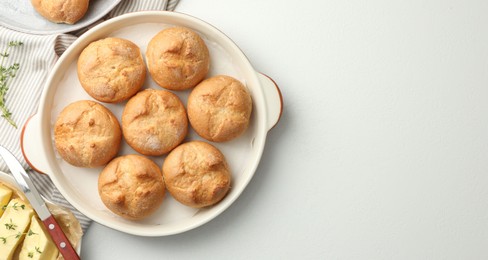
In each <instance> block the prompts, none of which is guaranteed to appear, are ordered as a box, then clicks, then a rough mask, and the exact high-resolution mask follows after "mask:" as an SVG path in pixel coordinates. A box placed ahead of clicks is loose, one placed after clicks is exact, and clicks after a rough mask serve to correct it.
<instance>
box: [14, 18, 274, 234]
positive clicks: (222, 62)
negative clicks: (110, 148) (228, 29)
mask: <svg viewBox="0 0 488 260" xmlns="http://www.w3.org/2000/svg"><path fill="white" fill-rule="evenodd" d="M175 25H178V26H185V27H188V28H191V29H193V30H195V31H196V32H197V33H199V34H200V35H201V36H202V38H203V39H204V41H205V42H206V44H207V46H208V47H209V51H210V58H211V65H210V72H209V75H208V77H210V76H214V75H217V74H227V75H230V76H234V77H235V78H237V79H239V80H240V81H241V82H243V83H244V84H245V85H246V86H247V88H248V89H249V90H250V92H251V96H252V98H253V113H252V116H251V123H250V126H249V128H248V129H247V131H246V132H245V133H244V135H243V136H241V137H239V138H237V139H235V140H232V141H230V142H226V143H213V144H214V145H215V146H217V147H218V148H219V149H220V150H221V151H222V153H223V154H224V155H225V157H226V159H227V161H228V163H229V166H230V169H231V172H232V178H233V180H232V184H231V186H232V188H231V190H230V192H229V194H228V195H227V196H226V197H225V198H224V199H223V200H222V201H221V202H219V203H218V204H217V205H215V206H212V207H208V208H205V209H193V208H190V207H186V206H184V205H182V204H180V203H178V202H177V201H175V200H174V199H173V198H172V197H171V196H170V195H169V194H167V196H166V198H165V200H164V202H163V204H162V206H161V207H160V208H159V210H157V211H156V212H155V213H154V214H152V215H151V216H150V217H148V218H146V219H143V220H139V221H129V220H125V219H123V218H121V217H119V216H117V215H115V214H113V213H112V212H110V211H109V210H108V209H107V208H106V207H105V206H104V204H103V203H102V201H101V199H100V197H99V195H98V190H97V181H98V175H99V173H100V171H101V170H102V168H96V169H87V168H77V167H73V166H71V165H69V164H68V163H66V162H65V161H63V160H62V159H61V158H60V157H59V155H58V154H57V153H56V151H55V149H54V145H53V141H52V140H53V125H54V122H55V120H56V117H57V115H58V114H59V112H60V111H61V110H62V109H63V108H64V107H65V106H66V105H68V104H69V103H71V102H74V101H76V100H81V99H89V100H93V99H92V98H91V97H90V96H89V95H88V94H87V93H86V92H85V91H84V90H83V88H82V87H81V85H80V83H79V81H78V77H77V73H76V62H77V59H78V56H79V54H80V53H81V51H82V50H83V49H84V48H85V47H86V46H87V45H88V44H89V43H91V42H93V41H95V40H98V39H101V38H105V37H109V36H112V37H113V36H116V37H122V38H125V39H128V40H131V41H133V42H134V43H135V44H137V45H138V46H139V47H140V48H141V51H142V52H143V53H145V50H146V45H147V43H148V42H149V40H150V39H151V38H152V37H153V36H154V35H155V34H156V33H157V32H159V31H160V30H162V29H164V28H168V27H170V26H175ZM144 88H155V89H161V88H160V87H159V86H157V85H156V84H155V82H154V81H153V80H152V79H151V77H150V75H149V73H147V78H146V82H145V84H144ZM173 93H175V94H177V95H178V96H179V97H180V98H181V99H182V101H183V103H184V104H185V105H186V100H187V96H188V94H189V91H180V92H178V91H173ZM103 104H104V105H105V106H106V107H108V108H109V109H110V110H112V111H113V112H114V114H115V115H116V116H117V118H118V119H119V122H120V119H121V113H122V110H123V107H124V105H125V103H122V104H106V103H103ZM281 106H282V104H281V98H280V94H279V90H278V89H277V88H276V85H275V84H274V82H273V81H272V80H270V79H269V78H267V77H265V76H263V75H262V74H259V73H256V71H255V70H254V69H253V68H252V66H251V64H250V63H249V61H248V60H247V58H246V57H245V56H244V54H243V53H242V52H241V51H240V50H239V49H238V48H237V46H236V45H235V44H234V43H233V42H232V41H231V40H230V39H229V38H227V37H226V36H225V35H224V34H222V33H221V32H220V31H218V30H217V29H216V28H214V27H212V26H210V25H209V24H207V23H205V22H203V21H201V20H198V19H196V18H194V17H191V16H188V15H184V14H179V13H173V12H162V11H160V12H138V13H131V14H126V15H123V16H119V17H117V18H114V19H111V20H109V21H106V22H104V23H102V24H99V25H97V26H96V27H94V28H93V29H91V30H90V31H88V32H86V33H85V34H83V36H82V37H80V38H79V39H78V40H77V41H75V42H74V43H73V44H72V45H71V46H70V48H68V50H66V52H65V53H64V54H63V55H62V56H61V58H60V60H59V61H58V63H57V64H56V66H55V67H54V69H53V71H52V73H51V75H50V77H49V79H48V80H47V84H46V87H45V89H44V91H43V94H42V96H41V101H40V107H39V110H38V114H37V115H35V116H34V117H33V118H32V119H31V120H30V121H29V123H28V124H27V126H26V127H25V131H24V134H23V141H22V147H23V151H24V154H25V155H26V159H27V160H28V161H29V163H30V164H31V165H32V166H33V167H34V168H37V169H38V170H40V171H42V172H46V173H48V174H49V175H50V176H51V179H52V180H53V182H54V184H55V185H56V186H57V187H58V189H59V191H60V192H61V193H62V194H63V195H64V197H65V198H66V199H67V200H68V201H69V202H70V203H71V204H72V205H73V206H74V207H76V208H77V209H78V210H80V211H81V212H82V213H84V214H85V215H86V216H88V217H89V218H91V219H93V220H95V221H97V222H99V223H101V224H103V225H106V226H109V227H111V228H114V229H117V230H119V231H123V232H126V233H131V234H135V235H141V236H163V235H170V234H176V233H180V232H183V231H186V230H189V229H192V228H195V227H197V226H200V225H202V224H204V223H206V222H207V221H209V220H211V219H213V218H214V217H216V216H217V215H219V214H220V213H221V212H222V211H223V210H225V209H226V208H227V207H229V206H230V205H231V204H232V202H233V201H235V200H236V199H237V198H238V196H239V195H240V194H241V192H242V191H243V190H244V188H245V187H246V185H247V184H248V182H249V181H250V180H251V178H252V176H253V174H254V172H255V170H256V168H257V166H258V163H259V160H260V158H261V154H262V151H263V149H264V144H265V139H266V134H267V132H268V130H269V129H270V128H271V127H272V126H273V125H274V124H276V122H277V121H278V119H279V116H280V114H281ZM188 140H202V139H201V138H200V137H199V136H198V135H196V134H195V132H194V131H193V130H191V129H190V133H189V135H188V136H187V138H186V141H188ZM130 153H136V152H135V151H134V150H132V149H131V148H130V147H129V146H128V145H127V144H126V143H125V142H124V143H123V144H122V149H121V151H120V154H130ZM164 157H165V156H159V157H151V159H153V160H154V161H155V162H156V163H157V164H158V165H159V166H161V165H162V163H163V160H164Z"/></svg>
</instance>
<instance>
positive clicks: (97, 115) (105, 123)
mask: <svg viewBox="0 0 488 260" xmlns="http://www.w3.org/2000/svg"><path fill="white" fill-rule="evenodd" d="M121 139H122V134H121V131H120V125H119V122H118V121H117V119H116V118H115V116H114V115H113V114H112V112H110V110H108V109H107V108H105V107H104V106H103V105H101V104H99V103H97V102H94V101H90V100H81V101H77V102H74V103H71V104H69V105H68V106H67V107H65V108H64V109H63V111H61V113H60V114H59V116H58V117H57V119H56V123H55V125H54V143H55V146H56V150H57V151H58V153H59V155H60V156H61V157H62V158H63V159H64V160H65V161H66V162H68V163H70V164H72V165H74V166H78V167H98V166H102V165H105V164H106V163H108V162H109V161H110V160H111V159H112V158H113V157H114V156H115V155H116V154H117V152H118V150H119V147H120V142H121Z"/></svg>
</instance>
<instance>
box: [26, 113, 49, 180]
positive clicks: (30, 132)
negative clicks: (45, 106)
mask: <svg viewBox="0 0 488 260" xmlns="http://www.w3.org/2000/svg"><path fill="white" fill-rule="evenodd" d="M41 127H42V126H41V122H40V117H39V115H38V114H35V115H33V116H31V117H30V118H29V119H27V121H26V122H25V124H24V127H23V128H22V132H21V134H20V148H21V150H22V154H23V155H24V158H25V161H26V162H27V164H29V165H30V167H31V168H32V169H33V170H34V171H36V172H39V173H44V174H45V173H46V172H48V171H47V169H49V166H48V159H47V157H46V154H45V153H44V152H42V151H43V149H42V148H41V142H42V140H43V138H42V137H41V131H40V129H41Z"/></svg>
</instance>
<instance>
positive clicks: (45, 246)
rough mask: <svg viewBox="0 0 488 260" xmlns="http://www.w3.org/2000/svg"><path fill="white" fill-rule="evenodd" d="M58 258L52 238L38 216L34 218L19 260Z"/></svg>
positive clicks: (51, 259) (50, 259) (52, 259)
mask: <svg viewBox="0 0 488 260" xmlns="http://www.w3.org/2000/svg"><path fill="white" fill-rule="evenodd" d="M57 257H58V249H57V248H56V245H55V244H54V242H53V241H52V239H51V236H50V235H49V234H48V233H47V231H46V229H45V228H44V225H43V224H42V223H41V222H40V220H39V219H38V218H37V217H36V216H32V219H31V224H30V227H29V231H27V235H26V236H25V239H24V244H23V245H22V250H21V251H20V255H19V260H54V259H56V258H57Z"/></svg>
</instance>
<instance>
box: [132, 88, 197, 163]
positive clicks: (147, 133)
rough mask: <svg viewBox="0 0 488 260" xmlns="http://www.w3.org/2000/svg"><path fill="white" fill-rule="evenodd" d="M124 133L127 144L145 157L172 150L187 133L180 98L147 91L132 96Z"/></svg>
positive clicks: (185, 119)
mask: <svg viewBox="0 0 488 260" xmlns="http://www.w3.org/2000/svg"><path fill="white" fill-rule="evenodd" d="M122 132H123V134H124V137H125V140H126V141H127V143H128V144H129V145H130V146H131V147H132V148H134V150H136V151H137V152H139V153H141V154H145V155H154V156H156V155H162V154H165V153H168V152H169V151H171V149H173V148H175V147H176V146H177V145H178V144H180V143H181V142H182V141H183V139H185V136H186V134H187V133H188V118H187V116H186V111H185V107H184V106H183V103H181V101H180V99H179V98H178V96H176V95H175V94H173V93H171V92H169V91H166V90H155V89H146V90H144V91H141V92H139V93H137V95H135V96H134V97H132V98H131V99H130V100H129V102H127V105H126V106H125V108H124V111H123V113H122Z"/></svg>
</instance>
